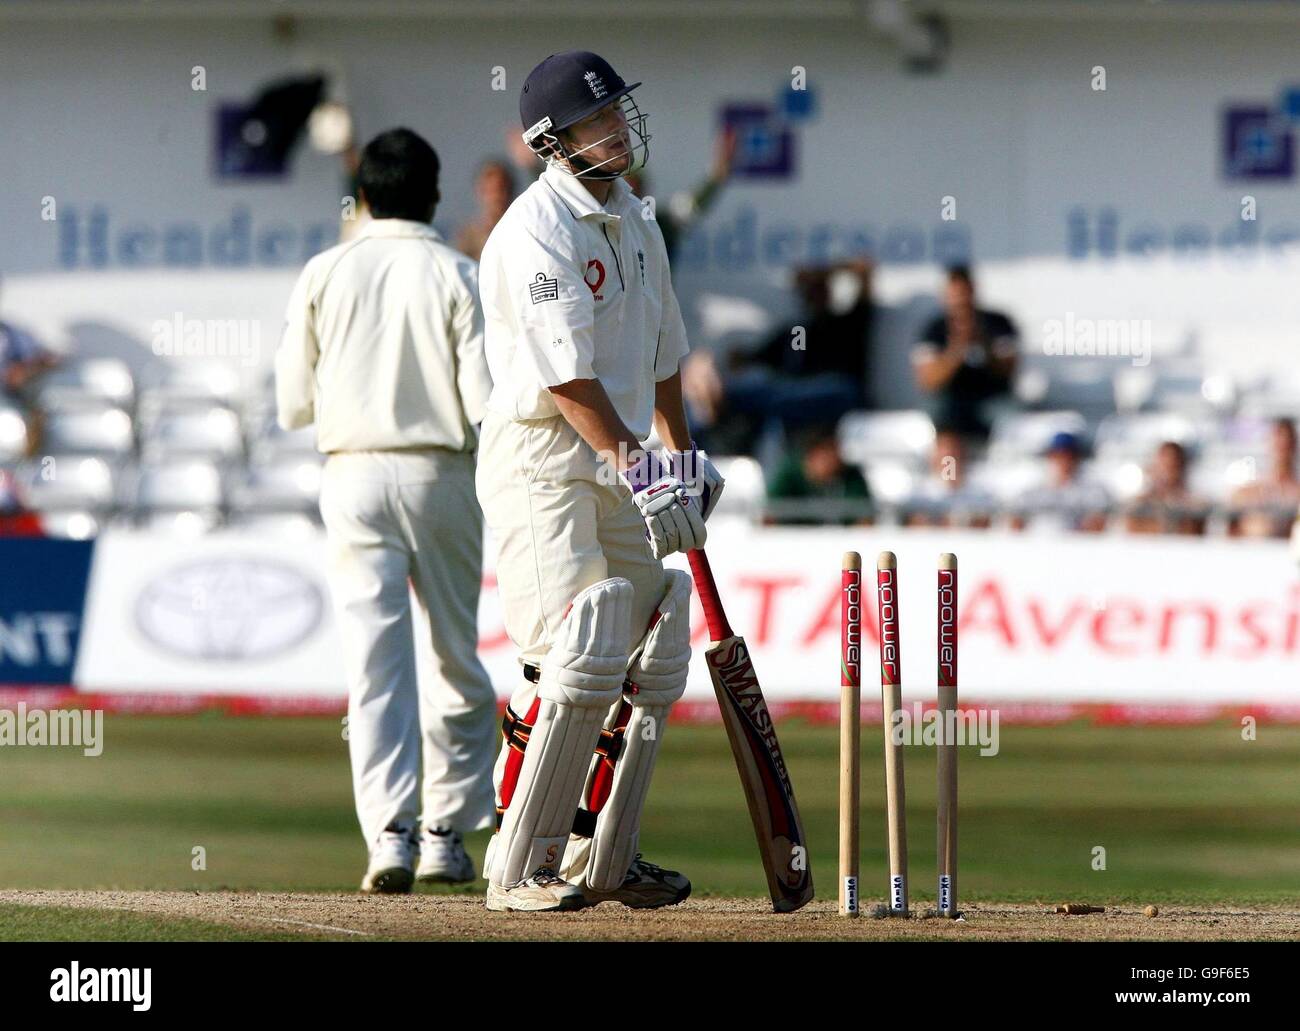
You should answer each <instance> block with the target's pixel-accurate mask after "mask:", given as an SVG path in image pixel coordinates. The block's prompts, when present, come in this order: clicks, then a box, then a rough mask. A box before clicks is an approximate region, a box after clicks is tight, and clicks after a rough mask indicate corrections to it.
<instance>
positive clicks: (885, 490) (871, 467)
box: [862, 458, 918, 509]
mask: <svg viewBox="0 0 1300 1031" xmlns="http://www.w3.org/2000/svg"><path fill="white" fill-rule="evenodd" d="M862 472H863V475H864V476H865V477H866V480H867V487H868V488H869V489H870V490H871V500H872V501H873V502H874V503H875V504H877V505H879V506H881V507H882V508H885V509H889V508H891V507H894V506H897V505H901V504H903V503H904V502H905V501H906V500H907V499H908V498H910V497H911V496H912V495H913V493H914V492H915V490H916V483H917V478H918V468H917V465H916V463H915V462H913V461H909V460H907V459H905V458H904V459H877V460H873V461H871V462H869V463H867V465H866V466H864V467H863V470H862Z"/></svg>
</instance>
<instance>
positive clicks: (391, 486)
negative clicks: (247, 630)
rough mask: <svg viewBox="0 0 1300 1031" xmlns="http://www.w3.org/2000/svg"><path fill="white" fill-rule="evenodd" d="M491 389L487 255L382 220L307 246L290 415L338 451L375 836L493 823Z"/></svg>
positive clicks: (347, 662) (351, 676) (340, 521)
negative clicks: (310, 252) (487, 501)
mask: <svg viewBox="0 0 1300 1031" xmlns="http://www.w3.org/2000/svg"><path fill="white" fill-rule="evenodd" d="M489 390H490V380H489V379H488V373H487V363H486V360H485V359H484V356H483V333H482V315H481V313H480V310H479V306H478V300H477V293H476V283H475V268H474V263H473V262H472V261H470V260H469V259H468V258H466V257H464V256H463V255H460V254H458V253H456V252H455V251H453V250H452V249H451V248H450V247H448V246H446V245H445V244H444V243H442V242H441V240H440V238H439V237H438V234H437V233H435V232H434V231H433V230H432V229H431V228H430V227H429V226H427V225H423V224H421V223H418V222H410V221H405V220H402V219H376V220H374V221H372V222H370V223H369V224H368V225H366V226H365V228H364V229H363V230H362V231H361V232H360V233H358V234H357V236H356V237H355V238H354V239H352V240H351V241H349V242H347V243H344V244H340V245H339V246H337V247H333V248H331V249H329V250H327V251H325V252H324V253H323V254H320V255H317V256H316V257H315V258H313V259H312V260H311V261H310V262H308V264H307V267H306V268H305V269H304V270H303V272H302V275H301V276H300V277H299V279H298V283H297V285H296V286H295V288H294V292H293V298H292V300H291V301H290V304H289V311H288V325H287V326H286V328H285V335H284V340H283V342H282V343H281V345H280V349H279V351H278V352H277V353H276V396H277V401H278V407H279V421H280V424H281V425H282V426H284V427H285V428H287V429H292V428H297V427H299V426H305V425H308V424H310V423H312V422H313V421H314V422H315V423H316V439H317V447H318V448H319V449H320V450H321V451H323V452H326V453H327V454H328V455H329V458H328V459H327V461H326V463H325V469H324V473H323V477H322V482H321V495H320V510H321V516H322V518H323V519H324V522H325V529H326V536H327V540H328V565H327V577H328V580H329V585H330V593H331V595H332V597H333V601H334V605H335V609H336V611H337V614H338V624H339V638H340V643H341V645H342V652H343V669H342V673H343V675H344V677H345V679H346V681H347V685H348V748H349V752H350V755H351V760H352V778H353V793H354V797H355V802H356V808H357V818H358V821H359V822H360V824H361V830H362V833H363V834H364V835H365V839H366V843H367V845H370V846H374V845H375V843H376V842H377V841H379V840H380V837H381V834H382V832H383V829H384V828H385V827H387V826H388V825H390V824H391V823H393V822H394V821H397V822H399V823H401V824H403V825H414V824H415V822H416V821H417V820H418V819H420V818H421V816H422V817H423V820H424V823H425V824H426V826H440V827H446V828H451V829H453V830H455V831H459V832H464V831H471V830H475V829H478V828H480V827H483V826H485V825H487V824H488V823H490V822H491V818H492V813H493V808H494V805H493V788H492V779H491V768H492V751H493V739H494V737H495V734H494V731H495V726H496V695H495V691H494V689H493V686H492V683H491V681H490V679H489V678H488V675H487V672H486V671H485V670H484V669H483V665H482V663H480V662H479V659H478V650H477V649H478V597H479V587H480V584H481V582H482V575H483V574H482V547H483V524H482V513H481V511H480V510H479V507H478V505H477V503H476V499H475V495H474V449H475V447H476V445H477V430H476V428H475V424H476V423H477V422H478V421H480V420H481V418H482V416H483V414H484V412H485V403H486V399H487V394H488V391H489ZM422 753H423V754H422ZM421 768H423V783H422V782H421V781H422V778H421Z"/></svg>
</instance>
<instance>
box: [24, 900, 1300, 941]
mask: <svg viewBox="0 0 1300 1031" xmlns="http://www.w3.org/2000/svg"><path fill="white" fill-rule="evenodd" d="M0 903H8V904H13V905H21V906H35V907H57V908H58V909H60V910H68V909H73V910H79V909H92V910H98V911H104V912H107V911H118V912H123V911H125V912H129V913H134V914H138V915H140V916H141V917H145V918H147V919H149V920H151V921H156V922H157V923H158V925H159V926H160V927H165V926H166V925H167V923H168V922H170V921H174V920H201V921H205V922H209V923H214V924H218V925H221V926H225V927H229V928H231V929H232V930H238V931H241V932H243V934H244V935H248V934H250V933H252V934H257V933H259V932H265V933H268V934H275V935H276V936H277V937H279V936H283V935H284V934H285V933H290V934H295V933H299V934H302V935H303V937H305V938H331V939H340V940H353V941H358V940H367V939H390V940H391V939H404V940H444V939H453V940H538V939H544V940H548V941H554V940H557V939H560V940H579V941H590V940H597V941H694V940H703V941H886V940H888V941H894V940H905V939H914V940H935V939H941V940H951V941H1021V940H1029V941H1098V940H1106V941H1123V940H1144V941H1150V940H1202V941H1228V940H1296V939H1297V938H1300V909H1298V908H1294V907H1293V908H1290V909H1284V908H1282V907H1251V908H1238V907H1233V906H1189V907H1186V908H1181V907H1178V906H1169V907H1168V908H1167V909H1166V908H1162V909H1161V912H1160V915H1159V916H1157V917H1154V918H1151V917H1146V916H1144V915H1143V914H1142V912H1141V909H1140V908H1138V907H1119V908H1109V907H1108V908H1107V911H1106V912H1105V913H1101V914H1090V915H1087V916H1064V915H1059V914H1056V913H1054V912H1052V910H1053V908H1054V907H1053V905H1051V904H1047V903H1044V904H1043V905H1033V904H1030V905H1025V904H1014V905H1013V904H999V903H994V902H986V903H980V904H977V905H971V906H970V907H969V908H968V909H967V911H966V919H965V920H963V921H957V922H953V921H947V920H938V919H918V918H913V919H911V920H894V919H890V920H876V919H871V918H868V917H865V916H863V917H861V918H859V919H856V920H848V919H843V918H841V917H839V916H838V915H837V914H836V912H835V906H834V904H832V903H829V902H814V903H812V904H811V905H809V906H807V907H806V908H805V909H803V910H802V911H800V912H798V913H794V914H788V915H784V916H777V915H775V914H773V913H772V912H771V911H770V909H769V908H768V906H767V905H766V904H765V903H763V902H761V901H757V900H754V899H729V898H701V899H690V900H688V901H687V902H685V903H683V904H682V905H680V906H675V907H673V908H671V909H665V910H660V911H658V912H652V913H644V912H643V913H636V912H632V911H630V910H627V909H624V908H623V907H621V906H617V905H611V904H606V905H603V906H600V907H598V908H596V909H592V910H587V911H585V912H580V913H564V914H551V915H545V914H500V913H489V912H487V911H486V910H485V909H484V908H483V903H482V899H481V897H479V896H471V895H409V896H398V897H366V896H362V895H330V894H306V893H260V892H169V891H131V892H126V891H123V892H118V891H4V892H0ZM51 916H52V917H53V916H54V914H53V913H52V914H51Z"/></svg>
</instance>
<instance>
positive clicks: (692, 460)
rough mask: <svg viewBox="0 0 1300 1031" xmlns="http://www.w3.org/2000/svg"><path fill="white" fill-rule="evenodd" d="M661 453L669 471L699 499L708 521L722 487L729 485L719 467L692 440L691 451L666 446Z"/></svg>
mask: <svg viewBox="0 0 1300 1031" xmlns="http://www.w3.org/2000/svg"><path fill="white" fill-rule="evenodd" d="M661 454H662V457H663V461H664V464H665V465H666V466H667V467H668V469H669V471H670V472H671V473H672V474H673V475H674V476H675V477H677V479H679V480H681V481H682V483H684V484H686V490H687V491H688V492H689V494H690V495H691V497H693V498H696V499H697V501H698V504H699V506H700V511H701V512H702V513H703V516H704V519H705V520H706V521H707V520H708V518H709V515H710V514H711V513H712V512H713V510H714V508H716V507H717V504H718V498H719V497H721V496H722V488H723V487H725V486H726V485H727V481H726V480H724V479H723V478H722V474H721V473H720V472H718V470H717V467H716V466H715V465H714V464H713V463H712V462H710V461H709V456H708V453H707V452H704V451H701V450H700V449H699V448H697V447H696V446H695V442H694V441H692V442H691V449H690V450H689V451H669V450H668V449H667V448H664V449H663V451H662V453H661Z"/></svg>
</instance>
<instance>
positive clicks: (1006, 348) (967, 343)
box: [912, 265, 1019, 440]
mask: <svg viewBox="0 0 1300 1031" xmlns="http://www.w3.org/2000/svg"><path fill="white" fill-rule="evenodd" d="M1018 348H1019V339H1018V337H1017V334H1016V328H1015V326H1014V325H1013V324H1012V322H1011V320H1010V319H1008V318H1007V317H1006V316H1005V315H1003V314H1002V313H1001V312H996V311H988V310H985V309H982V308H978V307H977V306H976V304H975V283H974V280H973V279H972V278H971V272H970V269H969V268H967V267H966V266H964V265H958V266H955V267H953V268H951V269H949V270H948V284H947V288H946V289H945V291H944V314H943V315H941V316H939V317H938V318H936V319H934V321H932V322H931V323H930V324H929V325H928V326H926V328H925V332H924V333H922V334H921V340H920V342H919V343H918V344H917V345H916V347H914V348H913V349H912V366H913V368H914V370H915V372H916V380H917V383H918V384H919V385H920V387H921V389H922V390H924V391H925V392H926V393H927V394H930V395H933V399H934V400H933V409H934V410H933V412H932V414H933V415H934V419H935V422H936V423H943V424H945V425H950V426H952V427H953V428H954V429H956V430H957V431H958V432H959V433H961V434H963V435H965V436H969V437H974V438H976V439H979V440H985V439H987V438H988V435H989V422H990V415H989V412H988V407H989V405H990V403H991V402H994V401H998V400H1000V399H1003V398H1006V397H1008V396H1009V395H1010V392H1011V377H1012V375H1013V374H1014V373H1015V369H1016V357H1017V351H1018Z"/></svg>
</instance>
